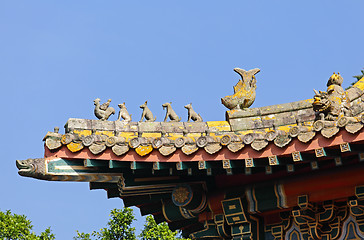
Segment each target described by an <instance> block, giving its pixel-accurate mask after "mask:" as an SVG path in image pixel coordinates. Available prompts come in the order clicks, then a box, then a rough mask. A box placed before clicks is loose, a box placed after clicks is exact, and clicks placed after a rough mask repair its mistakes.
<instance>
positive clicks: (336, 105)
mask: <svg viewBox="0 0 364 240" xmlns="http://www.w3.org/2000/svg"><path fill="white" fill-rule="evenodd" d="M342 82H343V78H342V77H341V76H340V73H337V74H336V73H334V74H333V75H332V76H331V77H330V78H329V80H328V82H327V92H322V91H316V90H314V92H315V96H314V102H313V104H312V105H313V110H314V111H315V112H316V120H322V121H323V120H326V121H336V120H337V119H338V118H339V117H340V116H348V117H351V116H352V114H351V111H350V109H349V108H350V105H349V103H348V102H347V98H346V94H345V91H344V89H343V88H342V87H341V84H342Z"/></svg>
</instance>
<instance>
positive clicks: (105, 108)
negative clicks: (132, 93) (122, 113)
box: [94, 98, 115, 121]
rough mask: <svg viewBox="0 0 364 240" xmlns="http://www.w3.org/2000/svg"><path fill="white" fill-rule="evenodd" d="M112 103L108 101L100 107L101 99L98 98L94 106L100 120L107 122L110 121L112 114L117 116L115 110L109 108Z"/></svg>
mask: <svg viewBox="0 0 364 240" xmlns="http://www.w3.org/2000/svg"><path fill="white" fill-rule="evenodd" d="M110 102H111V99H109V100H107V102H106V103H103V104H102V105H100V98H96V99H95V100H94V105H95V110H94V113H95V116H96V117H97V118H98V119H101V120H103V121H105V120H107V119H109V117H110V116H111V114H115V109H114V108H112V107H109V104H110Z"/></svg>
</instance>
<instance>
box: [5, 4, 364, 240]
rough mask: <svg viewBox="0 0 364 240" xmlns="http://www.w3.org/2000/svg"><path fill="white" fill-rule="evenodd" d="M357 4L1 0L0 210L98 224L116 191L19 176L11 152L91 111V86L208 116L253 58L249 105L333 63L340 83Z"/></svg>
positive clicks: (316, 77) (286, 91)
mask: <svg viewBox="0 0 364 240" xmlns="http://www.w3.org/2000/svg"><path fill="white" fill-rule="evenodd" d="M363 9H364V2H363V1H361V0H356V1H355V0H353V1H333V0H325V1H242V0H240V1H170V0H168V1H167V0H165V1H159V0H156V1H119V0H109V1H95V0H87V1H86V0H78V1H70V0H63V1H54V0H53V1H51V0H43V1H41V0H32V1H28V0H23V1H18V0H13V1H1V2H0V34H1V35H0V80H1V88H0V89H1V97H2V100H3V104H2V105H3V107H4V108H5V109H3V110H1V120H0V121H1V132H2V135H1V138H0V150H1V154H2V157H1V173H0V210H2V211H4V210H6V209H11V210H12V211H13V212H15V213H18V214H25V215H27V216H28V217H29V218H30V219H31V220H32V221H33V224H34V225H35V230H36V232H37V233H39V232H40V231H41V230H44V229H45V228H46V227H48V226H51V227H52V229H53V232H54V233H55V234H56V236H57V239H66V240H67V239H72V237H73V236H74V235H75V231H76V229H78V230H80V231H85V232H91V231H92V230H97V229H99V228H101V227H104V226H105V224H106V222H107V219H108V214H109V211H110V209H113V208H119V207H122V206H123V204H122V201H121V200H120V199H109V200H108V199H107V197H106V192H104V191H103V190H94V191H90V190H89V189H88V184H87V183H62V182H47V181H39V180H35V179H30V178H24V177H20V176H18V174H17V169H16V167H15V160H16V159H20V160H22V159H26V158H37V157H42V156H43V151H44V150H43V149H44V148H43V142H42V138H43V137H44V136H45V134H46V133H47V131H52V130H53V128H54V127H55V126H59V127H61V131H62V133H63V125H64V124H65V123H66V121H67V119H68V118H71V117H72V118H74V117H75V118H89V119H95V117H94V116H93V100H94V99H95V98H97V97H98V98H101V99H102V101H106V100H107V99H108V98H111V99H112V102H111V105H112V106H113V107H114V108H115V109H118V107H117V104H118V103H121V102H126V106H127V107H128V110H129V112H130V113H131V114H132V117H133V120H139V118H140V115H141V110H140V109H139V107H138V106H139V105H140V104H142V103H144V101H145V100H148V105H149V107H150V109H151V110H152V111H153V113H155V114H156V115H157V121H158V120H159V121H162V119H163V117H164V112H163V110H162V107H161V104H163V103H164V102H167V101H172V102H173V107H174V109H175V111H176V112H177V114H179V115H180V116H182V120H183V121H186V119H187V112H186V110H185V109H184V108H183V106H184V105H185V104H187V103H190V102H192V103H193V106H194V109H195V110H196V111H197V112H200V114H201V115H202V117H203V118H204V120H208V121H212V120H224V118H225V110H226V109H225V107H224V106H223V105H222V104H221V103H220V98H221V97H223V96H226V95H231V94H232V86H233V85H235V84H236V82H237V81H238V79H239V78H238V75H237V74H235V73H234V72H233V68H235V67H240V68H244V69H251V68H255V67H258V68H260V69H261V72H260V73H259V74H258V75H257V76H256V77H257V84H258V89H257V99H256V102H255V103H254V105H253V106H252V107H260V106H265V105H272V104H279V103H285V102H291V101H297V100H301V99H306V98H310V97H312V96H313V91H312V89H313V88H315V89H318V90H325V89H326V87H325V86H326V82H327V79H328V78H329V77H330V75H331V74H332V73H333V72H334V71H335V72H340V73H341V74H342V76H343V77H344V85H345V86H347V85H349V83H350V82H352V81H353V80H354V79H353V78H352V76H353V75H356V74H359V73H360V70H361V69H362V68H363V67H364V54H363V52H364V31H363V26H364V14H363ZM110 120H116V116H113V117H112V118H111V119H110ZM137 215H138V222H137V225H138V226H137V227H138V229H140V226H141V225H142V224H143V223H144V220H143V218H142V217H140V214H139V212H137Z"/></svg>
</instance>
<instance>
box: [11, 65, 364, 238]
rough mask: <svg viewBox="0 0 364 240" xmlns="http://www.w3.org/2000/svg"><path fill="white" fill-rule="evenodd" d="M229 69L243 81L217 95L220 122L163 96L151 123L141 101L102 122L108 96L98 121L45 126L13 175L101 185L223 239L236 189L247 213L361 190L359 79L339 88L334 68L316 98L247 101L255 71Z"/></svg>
mask: <svg viewBox="0 0 364 240" xmlns="http://www.w3.org/2000/svg"><path fill="white" fill-rule="evenodd" d="M234 70H235V71H236V72H237V73H238V74H239V75H240V76H241V79H240V80H239V82H238V83H237V84H236V85H235V86H234V94H233V95H231V96H226V97H224V98H222V99H221V100H222V104H223V105H225V106H226V107H227V108H228V109H229V110H228V111H227V112H226V119H225V121H207V122H204V121H203V120H202V117H201V115H200V114H197V113H196V112H195V111H194V110H193V108H192V105H191V104H188V105H186V106H185V108H186V109H187V110H188V119H189V121H188V122H180V120H181V118H180V117H179V116H177V114H176V113H175V112H174V111H173V109H172V106H171V103H165V104H163V107H164V108H165V109H166V116H165V120H164V121H163V122H155V119H156V118H155V116H154V115H153V114H152V112H151V111H150V110H149V109H148V107H147V102H145V103H144V104H143V105H141V106H140V108H142V109H143V113H142V117H141V119H140V121H139V122H134V121H132V118H131V116H130V114H129V113H128V112H127V109H126V106H125V103H123V104H119V105H118V106H119V108H120V111H119V115H118V119H117V120H116V121H108V118H109V117H110V115H112V114H114V113H115V112H116V111H115V109H114V108H112V107H110V102H111V99H109V100H108V101H107V102H105V103H104V104H100V99H95V101H94V104H95V116H96V117H97V118H98V119H99V120H89V119H77V118H70V119H69V120H68V121H67V123H66V125H65V133H64V134H61V133H59V129H58V128H56V129H55V131H54V132H48V133H47V134H46V136H45V137H44V141H45V156H44V158H39V159H28V160H23V161H17V166H18V168H19V174H20V175H22V176H28V177H34V178H38V179H43V180H51V181H86V182H90V189H105V190H107V194H108V197H120V198H122V199H123V201H124V204H125V205H126V206H132V205H134V206H138V207H139V208H140V209H141V213H142V215H144V214H153V215H154V218H155V219H156V221H157V222H161V221H168V222H169V224H170V227H171V228H172V229H183V234H184V236H190V237H192V238H197V239H198V238H203V237H211V238H214V237H216V236H219V237H218V238H219V239H221V238H222V237H221V236H222V235H223V234H222V233H220V232H219V234H217V233H216V231H220V230H219V226H220V227H221V224H220V223H221V221H222V222H223V223H224V221H225V220H224V219H222V220H221V219H220V217H221V216H223V218H224V216H225V218H226V221H227V222H228V225H232V226H233V225H234V224H237V223H239V221H238V220H234V218H231V219H230V220H229V218H228V216H229V214H228V211H230V210H231V209H230V207H231V206H230V205H229V204H230V202H229V201H237V200H236V199H243V197H242V196H244V199H245V200H244V201H246V202H247V203H244V204H245V205H246V206H248V212H249V214H261V213H263V212H265V213H267V214H268V215H269V214H271V213H274V212H277V211H281V209H293V208H295V207H297V198H300V197H301V195H304V194H308V193H309V197H310V199H309V200H310V201H312V202H322V201H327V200H332V199H337V198H338V199H341V198H345V197H350V196H353V195H355V194H359V193H357V192H360V193H361V191H362V190H363V189H364V188H363V189H362V188H355V187H356V186H357V185H360V184H364V182H362V180H361V179H362V178H360V176H362V172H363V166H362V164H360V163H361V162H362V161H364V152H362V151H361V149H363V144H364V132H363V125H364V116H363V115H364V114H363V112H364V95H363V93H364V78H362V79H361V80H359V81H358V82H357V83H356V84H354V85H353V86H352V87H350V88H349V89H347V90H344V89H343V88H342V87H341V84H342V81H343V79H342V77H341V76H340V74H335V73H334V74H333V75H332V76H331V77H330V78H329V80H328V82H327V90H326V91H316V90H314V91H315V95H314V97H313V98H310V99H307V100H302V101H298V102H292V103H286V104H279V105H273V106H267V107H260V108H249V107H250V105H251V104H252V103H253V102H254V99H255V88H256V78H255V74H257V73H258V72H259V69H253V70H249V71H245V70H243V69H234ZM168 120H169V121H168ZM190 120H192V122H191V121H190ZM318 169H319V171H315V170H318ZM336 169H340V170H336ZM307 173H310V174H309V175H307V176H306V174H307ZM302 176H304V177H302ZM335 181H336V182H335ZM333 182H334V183H333ZM332 183H333V184H332ZM297 186H300V187H299V188H298V187H297ZM358 189H359V190H358ZM363 191H364V190H363ZM239 201H241V200H239ZM305 201H306V202H307V201H308V200H307V198H306V200H305ZM231 204H232V203H231ZM234 204H235V205H234V206H238V205H239V204H240V205H241V204H242V203H241V202H240V203H234ZM244 204H243V205H244ZM225 205H226V206H225ZM225 207H226V209H225ZM229 209H230V210H229ZM221 214H223V215H221ZM235 218H236V217H235ZM252 219H253V218H252ZM219 224H220V225H219ZM234 226H235V225H234ZM232 231H235V230H232ZM267 231H268V230H267ZM269 231H270V230H269ZM214 234H215V235H216V236H215V235H214ZM214 239H215V238H214Z"/></svg>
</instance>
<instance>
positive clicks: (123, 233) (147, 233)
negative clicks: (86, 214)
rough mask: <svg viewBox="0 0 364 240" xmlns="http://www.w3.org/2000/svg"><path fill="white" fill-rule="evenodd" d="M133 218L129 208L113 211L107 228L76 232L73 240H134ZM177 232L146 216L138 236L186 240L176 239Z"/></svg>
mask: <svg viewBox="0 0 364 240" xmlns="http://www.w3.org/2000/svg"><path fill="white" fill-rule="evenodd" d="M134 219H135V217H134V215H133V210H132V209H131V208H124V209H120V210H119V209H114V210H112V211H111V213H110V220H109V222H108V223H107V225H108V227H107V228H102V229H100V231H99V232H97V231H94V232H92V233H91V234H90V233H81V232H79V231H77V236H76V237H74V238H73V239H74V240H92V239H102V240H121V239H125V240H136V239H137V238H136V235H135V228H134V227H131V225H132V223H133V221H134ZM177 235H178V232H177V231H175V232H172V231H171V230H170V229H169V227H168V224H167V223H166V222H163V223H160V224H157V223H156V222H155V220H154V218H153V217H152V216H147V219H146V223H145V225H144V229H143V230H142V232H141V234H140V235H139V237H140V239H142V240H188V239H183V238H179V237H177Z"/></svg>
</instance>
